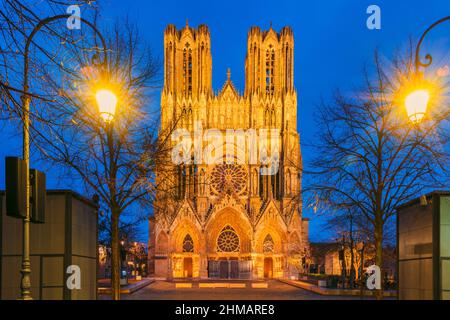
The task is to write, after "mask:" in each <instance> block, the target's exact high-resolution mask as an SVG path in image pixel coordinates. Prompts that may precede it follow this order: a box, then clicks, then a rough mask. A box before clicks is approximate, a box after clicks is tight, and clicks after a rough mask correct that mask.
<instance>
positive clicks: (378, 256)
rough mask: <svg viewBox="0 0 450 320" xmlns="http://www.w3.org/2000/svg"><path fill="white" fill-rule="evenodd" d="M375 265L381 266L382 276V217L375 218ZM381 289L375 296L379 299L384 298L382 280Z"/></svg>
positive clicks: (381, 272)
mask: <svg viewBox="0 0 450 320" xmlns="http://www.w3.org/2000/svg"><path fill="white" fill-rule="evenodd" d="M375 265H377V266H378V267H380V277H382V274H383V222H382V219H381V217H377V218H376V220H375ZM380 282H381V289H379V290H376V292H375V296H376V298H377V300H381V299H383V281H381V280H380Z"/></svg>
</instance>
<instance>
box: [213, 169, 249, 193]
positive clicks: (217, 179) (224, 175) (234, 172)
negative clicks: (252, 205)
mask: <svg viewBox="0 0 450 320" xmlns="http://www.w3.org/2000/svg"><path fill="white" fill-rule="evenodd" d="M246 183H247V171H246V170H245V168H244V167H243V166H239V165H235V164H219V165H216V166H215V167H214V169H213V170H212V172H211V186H212V189H213V191H214V192H215V193H216V194H221V193H223V192H224V191H225V190H227V189H232V190H233V191H234V192H235V193H237V194H241V193H242V192H244V191H245V190H246Z"/></svg>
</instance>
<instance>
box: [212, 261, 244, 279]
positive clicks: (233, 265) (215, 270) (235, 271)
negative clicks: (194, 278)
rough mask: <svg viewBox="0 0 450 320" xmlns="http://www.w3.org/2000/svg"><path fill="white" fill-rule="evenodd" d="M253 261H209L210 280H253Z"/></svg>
mask: <svg viewBox="0 0 450 320" xmlns="http://www.w3.org/2000/svg"><path fill="white" fill-rule="evenodd" d="M251 266H252V264H251V261H240V260H237V259H230V260H209V261H208V278H211V279H222V280H233V279H251V275H252V269H251Z"/></svg>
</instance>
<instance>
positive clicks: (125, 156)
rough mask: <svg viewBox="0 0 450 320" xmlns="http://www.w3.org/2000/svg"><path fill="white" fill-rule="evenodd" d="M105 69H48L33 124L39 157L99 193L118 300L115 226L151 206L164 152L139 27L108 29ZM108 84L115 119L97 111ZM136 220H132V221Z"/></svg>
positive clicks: (151, 64)
mask: <svg viewBox="0 0 450 320" xmlns="http://www.w3.org/2000/svg"><path fill="white" fill-rule="evenodd" d="M107 34H108V35H109V36H108V37H107V39H108V40H107V41H108V48H109V49H108V50H109V52H108V61H109V65H108V66H107V70H102V69H101V68H100V67H98V66H95V65H89V64H87V63H86V62H85V61H84V57H83V56H82V55H81V56H80V55H77V53H76V52H74V54H73V56H74V57H75V58H76V60H78V61H79V63H80V65H81V66H82V67H81V69H80V72H79V73H73V74H69V75H66V78H65V79H64V82H63V83H61V82H60V81H59V79H58V78H55V77H53V75H52V74H51V73H47V74H46V76H45V77H44V79H45V84H46V92H48V95H50V96H53V97H54V100H53V101H52V102H51V103H48V104H49V105H50V110H51V112H52V114H47V113H46V114H45V116H44V114H41V115H40V116H41V117H43V118H44V117H45V118H46V119H47V120H48V121H46V122H45V123H35V124H34V126H33V133H34V136H35V145H36V147H37V148H39V150H40V151H41V154H42V156H43V157H44V158H45V159H49V160H51V161H52V163H53V164H54V165H56V166H57V167H61V168H67V173H69V174H74V175H76V176H78V177H80V178H81V180H82V182H83V183H84V185H85V187H86V190H87V191H88V192H91V193H94V194H97V195H98V196H99V200H100V203H102V204H103V205H104V206H105V207H106V208H107V213H106V215H105V218H108V217H109V218H110V221H109V222H110V224H109V223H108V224H107V225H106V226H107V227H108V228H110V230H111V247H112V280H111V282H112V289H113V290H112V292H113V298H114V299H119V298H120V240H121V239H120V232H119V230H120V225H121V221H120V219H121V216H122V215H123V214H124V213H125V212H126V211H131V210H137V208H138V207H139V206H140V207H141V208H142V209H143V210H148V211H147V212H149V211H150V208H149V205H150V204H151V203H152V200H153V197H154V192H155V184H154V183H153V181H154V176H153V169H154V166H155V163H156V162H157V161H158V155H159V154H160V153H161V152H162V150H163V141H161V140H160V139H158V138H157V136H158V122H159V121H158V115H157V113H156V112H155V111H154V110H152V107H151V103H150V102H151V100H150V98H151V93H152V89H153V88H154V87H155V85H156V84H157V83H158V82H157V81H158V70H159V61H158V60H157V59H155V58H154V57H153V56H152V54H151V51H149V49H148V48H147V47H146V46H144V44H143V43H142V42H141V41H140V37H139V34H138V32H137V29H136V28H135V27H133V26H132V25H130V24H128V23H121V24H117V25H116V26H115V28H114V29H113V30H112V31H111V32H109V33H107ZM104 86H108V88H109V89H110V90H112V91H114V92H115V93H116V95H117V97H118V106H117V111H116V114H115V116H114V118H113V119H112V120H111V121H104V119H102V118H101V117H100V115H99V112H98V109H97V105H96V101H95V92H96V90H97V89H99V88H103V87H104ZM134 222H135V220H134ZM122 227H123V228H124V227H125V225H124V221H122Z"/></svg>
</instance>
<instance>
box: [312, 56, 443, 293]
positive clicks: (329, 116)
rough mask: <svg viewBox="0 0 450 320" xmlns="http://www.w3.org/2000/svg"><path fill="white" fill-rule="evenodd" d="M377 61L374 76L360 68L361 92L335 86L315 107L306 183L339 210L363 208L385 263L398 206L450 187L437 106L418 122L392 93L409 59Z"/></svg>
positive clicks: (408, 72)
mask: <svg viewBox="0 0 450 320" xmlns="http://www.w3.org/2000/svg"><path fill="white" fill-rule="evenodd" d="M405 60H406V61H405ZM374 61H375V63H374V67H375V68H374V69H375V72H374V77H373V78H372V77H371V76H370V73H369V72H368V71H366V72H365V74H364V76H365V77H364V79H365V84H366V85H365V87H364V89H363V90H362V91H361V92H360V93H359V94H356V95H353V96H349V95H347V96H344V95H342V94H340V93H339V92H338V93H336V95H335V98H334V103H332V104H326V103H323V104H322V105H321V106H320V109H319V112H318V117H317V119H318V125H319V130H320V131H319V138H318V139H317V143H316V145H315V151H316V153H317V157H316V158H315V160H314V161H313V167H314V168H315V169H316V172H315V173H314V175H313V178H314V181H312V184H311V186H310V188H309V190H310V191H311V190H312V191H313V194H314V196H316V197H318V199H319V201H320V202H323V203H326V204H328V205H330V206H332V207H334V208H335V209H337V210H338V209H340V208H342V207H352V208H354V209H356V210H358V211H359V212H360V213H361V215H362V216H363V217H364V219H365V220H366V221H367V222H368V223H369V224H370V225H371V227H372V231H373V240H374V246H375V251H376V252H375V257H376V258H375V263H376V264H377V265H378V266H380V268H382V266H383V261H382V259H383V258H382V257H383V254H382V250H383V241H384V239H385V237H386V235H385V226H386V224H387V223H388V222H389V220H390V219H391V218H392V217H393V216H394V214H395V212H396V207H397V206H399V205H400V204H402V203H404V202H405V201H408V200H410V199H412V198H416V197H418V196H419V195H421V194H422V193H423V192H425V191H426V190H429V188H438V187H440V186H445V185H447V186H448V185H449V171H448V159H449V158H448V153H446V152H445V148H444V145H445V143H448V140H444V139H442V136H441V135H439V124H440V122H441V121H442V120H443V116H442V113H440V110H439V108H438V107H439V106H436V107H435V108H434V110H433V108H431V112H432V114H431V115H430V116H429V117H428V120H427V121H425V122H423V123H421V124H420V125H416V126H415V125H412V124H411V123H410V122H409V120H408V119H407V118H406V116H405V112H404V107H403V105H400V104H397V103H396V100H395V99H394V97H395V96H396V92H398V90H399V87H400V86H402V85H403V83H402V80H403V79H405V78H408V75H411V70H412V68H411V63H410V61H411V60H410V59H397V60H396V61H394V64H393V70H387V68H386V67H383V65H382V63H381V61H380V59H379V57H378V54H375V60H374ZM405 74H406V75H407V76H406V77H404V75H405ZM377 296H378V297H380V298H381V296H382V292H381V290H380V291H378V292H377Z"/></svg>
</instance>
